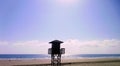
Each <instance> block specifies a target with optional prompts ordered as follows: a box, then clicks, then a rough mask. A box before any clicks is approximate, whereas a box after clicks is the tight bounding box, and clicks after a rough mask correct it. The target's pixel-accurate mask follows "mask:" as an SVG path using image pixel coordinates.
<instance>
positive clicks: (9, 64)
mask: <svg viewBox="0 0 120 66" xmlns="http://www.w3.org/2000/svg"><path fill="white" fill-rule="evenodd" d="M50 62H51V60H50V59H31V60H30V59H27V60H0V66H26V65H27V66H35V65H39V66H43V65H46V66H50ZM61 63H62V65H64V66H69V65H71V66H72V65H73V66H76V65H78V66H79V65H87V66H91V64H92V65H93V66H94V64H98V66H99V65H100V64H112V65H113V64H115V65H118V66H120V58H101V59H62V60H61ZM103 66H104V65H103ZM113 66H114V65H113Z"/></svg>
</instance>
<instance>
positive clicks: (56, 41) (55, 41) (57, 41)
mask: <svg viewBox="0 0 120 66" xmlns="http://www.w3.org/2000/svg"><path fill="white" fill-rule="evenodd" d="M49 43H52V44H53V43H63V41H59V40H53V41H51V42H49Z"/></svg>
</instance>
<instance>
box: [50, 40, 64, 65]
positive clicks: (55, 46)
mask: <svg viewBox="0 0 120 66" xmlns="http://www.w3.org/2000/svg"><path fill="white" fill-rule="evenodd" d="M49 43H50V44H52V47H51V48H49V49H48V54H51V66H61V54H65V48H61V47H60V44H61V43H63V42H62V41H59V40H54V41H51V42H49Z"/></svg>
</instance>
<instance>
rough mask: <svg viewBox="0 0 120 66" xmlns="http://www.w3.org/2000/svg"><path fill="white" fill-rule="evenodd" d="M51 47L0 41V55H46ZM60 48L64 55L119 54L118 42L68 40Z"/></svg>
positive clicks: (35, 41) (46, 44) (39, 43)
mask: <svg viewBox="0 0 120 66" xmlns="http://www.w3.org/2000/svg"><path fill="white" fill-rule="evenodd" d="M50 47H51V44H49V43H48V42H47V41H40V40H31V41H24V42H13V43H11V42H7V41H0V53H7V54H8V53H13V54H14V53H22V54H26V53H29V54H32V53H34V54H47V53H48V48H50ZM61 48H65V49H66V55H69V54H70V55H71V54H91V53H94V54H96V53H102V54H103V53H110V54H113V53H114V54H115V53H120V51H119V50H120V40H116V39H111V40H90V41H80V40H77V39H69V40H66V41H64V43H63V44H61Z"/></svg>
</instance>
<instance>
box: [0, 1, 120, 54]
mask: <svg viewBox="0 0 120 66" xmlns="http://www.w3.org/2000/svg"><path fill="white" fill-rule="evenodd" d="M119 3H120V1H119V0H0V54H32V53H33V54H47V51H48V48H50V47H51V46H50V44H49V42H50V41H52V40H55V39H58V40H62V41H63V42H64V43H63V44H62V47H65V48H66V54H90V53H93V54H95V53H101V54H106V53H107V54H108V53H109V54H119V53H120V51H119V50H120V49H119V48H120V30H119V28H120V26H119V25H120V7H119V6H120V4H119ZM74 47H76V48H74ZM71 48H74V49H71ZM70 50H72V51H75V52H71V51H70ZM98 51H99V52H98Z"/></svg>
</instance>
